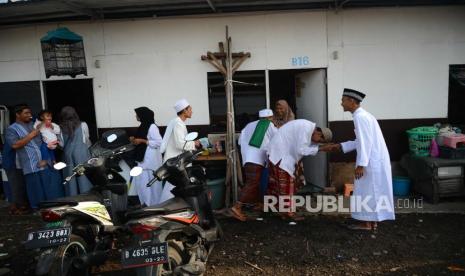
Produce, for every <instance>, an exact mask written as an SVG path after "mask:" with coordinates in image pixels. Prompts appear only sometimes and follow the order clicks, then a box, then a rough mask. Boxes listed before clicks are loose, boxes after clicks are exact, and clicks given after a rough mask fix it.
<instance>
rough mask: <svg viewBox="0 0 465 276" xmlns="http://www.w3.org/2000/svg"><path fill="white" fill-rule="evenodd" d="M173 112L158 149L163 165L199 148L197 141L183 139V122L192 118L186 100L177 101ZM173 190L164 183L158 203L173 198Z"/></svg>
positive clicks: (184, 125) (171, 186)
mask: <svg viewBox="0 0 465 276" xmlns="http://www.w3.org/2000/svg"><path fill="white" fill-rule="evenodd" d="M174 110H175V111H176V114H177V116H176V117H175V118H174V119H172V120H171V121H170V122H169V124H168V126H167V127H166V131H165V135H164V136H163V142H162V144H161V147H160V150H161V152H162V153H164V156H163V163H164V162H166V160H168V159H170V158H172V157H176V156H178V155H179V154H181V153H182V152H183V150H186V151H189V150H195V149H196V148H198V147H200V142H199V141H198V140H196V141H189V142H186V141H185V137H186V135H187V127H186V123H185V122H186V120H187V119H190V118H191V117H192V107H191V106H190V105H189V102H187V100H186V99H181V100H179V101H177V102H176V104H175V105H174ZM173 188H174V186H173V185H172V184H171V183H169V182H166V183H165V186H164V187H163V192H162V194H161V198H160V202H163V201H166V200H168V199H170V198H172V197H174V195H173V194H172V193H171V190H172V189H173Z"/></svg>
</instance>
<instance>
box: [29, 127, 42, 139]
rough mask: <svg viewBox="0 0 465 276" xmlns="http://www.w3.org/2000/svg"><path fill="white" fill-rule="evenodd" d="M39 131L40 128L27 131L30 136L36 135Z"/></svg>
mask: <svg viewBox="0 0 465 276" xmlns="http://www.w3.org/2000/svg"><path fill="white" fill-rule="evenodd" d="M39 133H40V130H39V129H38V128H36V129H33V130H32V131H31V132H29V136H30V137H31V139H32V138H34V137H36V136H37V135H38V134H39Z"/></svg>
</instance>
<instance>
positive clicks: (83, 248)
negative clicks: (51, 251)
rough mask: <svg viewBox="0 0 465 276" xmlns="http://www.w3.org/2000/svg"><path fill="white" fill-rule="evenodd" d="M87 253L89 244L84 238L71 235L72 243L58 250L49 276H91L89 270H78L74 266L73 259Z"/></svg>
mask: <svg viewBox="0 0 465 276" xmlns="http://www.w3.org/2000/svg"><path fill="white" fill-rule="evenodd" d="M86 253H87V243H86V242H85V241H84V239H83V238H81V237H79V236H77V235H73V234H71V237H70V242H69V243H68V244H66V245H62V246H60V247H59V248H58V250H57V254H56V256H55V260H54V261H53V263H52V266H51V268H50V272H49V274H48V275H49V276H74V275H80V276H81V275H82V276H87V275H89V269H77V268H75V267H74V266H73V265H72V261H73V258H76V257H79V256H82V255H84V254H86Z"/></svg>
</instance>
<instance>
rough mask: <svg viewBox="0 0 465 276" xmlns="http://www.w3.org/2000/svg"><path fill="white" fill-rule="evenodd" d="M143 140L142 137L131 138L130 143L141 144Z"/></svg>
mask: <svg viewBox="0 0 465 276" xmlns="http://www.w3.org/2000/svg"><path fill="white" fill-rule="evenodd" d="M143 141H144V140H142V139H139V138H134V140H132V143H133V144H134V145H136V146H137V145H140V144H142V142H143Z"/></svg>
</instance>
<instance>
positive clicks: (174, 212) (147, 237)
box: [121, 133, 222, 276]
mask: <svg viewBox="0 0 465 276" xmlns="http://www.w3.org/2000/svg"><path fill="white" fill-rule="evenodd" d="M196 137H197V133H189V134H188V135H187V136H186V139H185V140H186V142H187V141H192V140H194V139H195V138H196ZM200 152H201V151H200V150H197V151H186V152H184V153H182V154H180V155H179V156H177V157H173V158H171V159H169V160H167V161H166V162H165V163H164V164H163V166H161V167H160V168H159V169H158V170H156V171H155V172H154V176H155V178H154V179H153V180H152V181H151V182H150V183H148V184H147V186H148V187H150V186H151V185H153V184H154V183H155V184H156V185H164V183H166V182H169V183H171V184H172V185H174V186H175V188H174V189H173V190H171V193H173V195H174V196H175V197H174V198H172V199H170V200H167V201H165V202H163V203H162V204H159V205H155V206H150V207H146V208H142V209H139V210H135V211H130V212H128V213H127V214H126V216H127V218H128V222H127V223H126V225H127V227H128V229H130V231H132V233H134V238H133V241H132V244H131V245H129V246H128V247H126V248H124V249H123V250H122V256H121V262H122V265H123V267H126V268H130V267H137V269H136V271H137V275H140V276H142V275H144V276H146V275H156V276H161V275H202V274H203V273H204V272H205V264H206V261H207V259H208V256H209V254H210V252H211V251H212V250H213V247H214V244H215V242H216V241H217V240H219V239H220V238H221V236H222V231H221V227H220V225H219V224H218V222H217V220H216V219H215V217H214V214H213V211H212V208H211V205H210V199H209V197H208V193H207V183H206V176H205V169H204V168H202V167H201V166H198V165H194V166H191V165H192V162H193V161H194V160H195V159H196V157H197V156H198V155H199V154H200ZM141 172H142V170H141V168H138V167H136V168H134V169H133V170H131V175H134V176H135V175H137V174H140V173H141ZM160 182H161V183H160Z"/></svg>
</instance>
